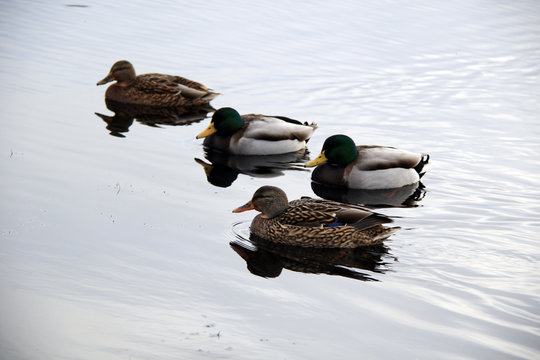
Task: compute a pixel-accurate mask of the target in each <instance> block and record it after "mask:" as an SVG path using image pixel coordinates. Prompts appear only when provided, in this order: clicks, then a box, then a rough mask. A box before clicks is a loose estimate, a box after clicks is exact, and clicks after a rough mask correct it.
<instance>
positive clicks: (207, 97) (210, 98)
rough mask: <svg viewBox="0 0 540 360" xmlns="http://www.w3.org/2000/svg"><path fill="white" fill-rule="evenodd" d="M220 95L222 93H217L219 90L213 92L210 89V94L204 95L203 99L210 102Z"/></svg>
mask: <svg viewBox="0 0 540 360" xmlns="http://www.w3.org/2000/svg"><path fill="white" fill-rule="evenodd" d="M219 95H221V94H220V93H217V92H212V91H210V92H209V93H208V94H206V95H204V96H203V97H202V98H201V99H202V100H205V101H208V102H210V101H212V100H213V99H214V98H215V97H218V96H219Z"/></svg>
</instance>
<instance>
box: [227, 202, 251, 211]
mask: <svg viewBox="0 0 540 360" xmlns="http://www.w3.org/2000/svg"><path fill="white" fill-rule="evenodd" d="M248 210H255V206H253V203H252V202H251V201H248V202H247V203H246V204H244V205H242V206H240V207H237V208H236V209H234V210H233V211H232V212H233V213H239V212H244V211H248Z"/></svg>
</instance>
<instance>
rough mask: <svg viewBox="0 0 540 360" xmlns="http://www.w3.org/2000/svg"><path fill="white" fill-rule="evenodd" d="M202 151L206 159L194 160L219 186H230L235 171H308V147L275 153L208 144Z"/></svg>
mask: <svg viewBox="0 0 540 360" xmlns="http://www.w3.org/2000/svg"><path fill="white" fill-rule="evenodd" d="M204 152H205V154H204V155H205V158H206V159H207V160H208V161H209V162H205V161H203V160H201V159H198V158H195V162H196V163H197V164H199V165H201V166H202V167H203V169H204V172H205V173H206V179H207V180H208V182H209V183H210V184H212V185H214V186H218V187H229V186H231V184H232V183H233V182H234V181H235V180H236V179H237V177H238V174H245V175H248V176H252V177H258V178H273V177H277V176H282V175H284V171H285V170H297V171H308V170H306V169H305V167H304V163H305V162H306V161H307V160H308V154H309V152H308V151H307V149H302V150H299V151H296V152H291V153H286V154H277V155H232V154H228V153H224V152H221V151H216V150H212V149H210V148H205V150H204Z"/></svg>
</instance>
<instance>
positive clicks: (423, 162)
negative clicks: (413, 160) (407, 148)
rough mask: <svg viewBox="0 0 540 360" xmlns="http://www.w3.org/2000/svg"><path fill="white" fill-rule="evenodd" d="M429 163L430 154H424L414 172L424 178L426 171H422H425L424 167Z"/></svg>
mask: <svg viewBox="0 0 540 360" xmlns="http://www.w3.org/2000/svg"><path fill="white" fill-rule="evenodd" d="M428 163H429V154H422V157H421V158H420V161H419V162H418V164H416V166H415V167H414V170H416V172H417V173H418V175H420V177H422V176H424V174H425V173H426V172H425V171H424V172H422V170H423V169H424V166H426V164H428Z"/></svg>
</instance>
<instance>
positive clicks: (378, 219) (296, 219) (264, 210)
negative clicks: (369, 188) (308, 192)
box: [233, 186, 399, 248]
mask: <svg viewBox="0 0 540 360" xmlns="http://www.w3.org/2000/svg"><path fill="white" fill-rule="evenodd" d="M247 210H257V211H259V212H260V214H258V215H257V216H255V218H254V219H253V221H252V222H251V226H250V231H251V233H253V234H255V235H256V236H259V237H261V238H264V239H267V240H269V241H273V242H276V243H279V244H284V245H293V246H304V247H318V248H355V247H359V246H367V245H374V244H380V243H381V242H382V241H383V240H384V239H386V238H388V237H389V236H390V235H392V234H393V233H395V232H396V231H397V230H398V229H399V227H393V228H387V227H385V226H383V225H382V224H385V223H390V222H392V220H391V219H389V218H388V217H386V216H384V215H380V214H376V213H373V212H371V211H369V210H367V209H364V208H361V207H359V206H354V205H345V204H340V203H338V202H334V201H329V200H320V199H312V198H301V199H298V200H293V201H291V202H289V201H288V200H287V195H286V194H285V192H284V191H283V190H281V189H280V188H278V187H275V186H262V187H260V188H259V189H258V190H257V191H256V192H255V194H254V195H253V197H252V198H251V200H250V201H248V202H247V203H246V204H245V205H243V206H240V207H238V208H236V209H234V210H233V212H235V213H238V212H242V211H247Z"/></svg>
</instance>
